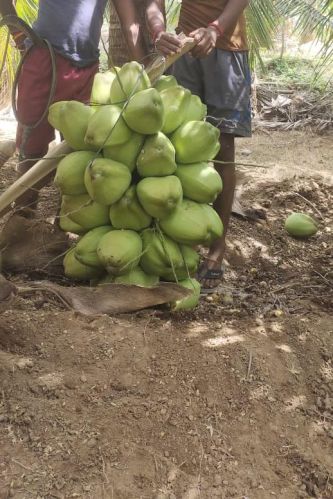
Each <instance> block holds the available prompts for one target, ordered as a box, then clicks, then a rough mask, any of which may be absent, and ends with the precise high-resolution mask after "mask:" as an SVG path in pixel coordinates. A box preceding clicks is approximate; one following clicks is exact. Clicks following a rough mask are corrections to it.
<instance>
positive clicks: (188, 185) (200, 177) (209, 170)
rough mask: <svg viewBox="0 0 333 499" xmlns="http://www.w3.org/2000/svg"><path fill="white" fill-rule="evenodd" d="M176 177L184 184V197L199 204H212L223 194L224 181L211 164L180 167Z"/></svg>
mask: <svg viewBox="0 0 333 499" xmlns="http://www.w3.org/2000/svg"><path fill="white" fill-rule="evenodd" d="M175 175H177V177H178V178H179V180H180V181H181V184H182V188H183V193H184V196H185V197H186V198H188V199H192V201H197V202H198V203H212V202H213V201H215V199H216V198H217V196H218V195H219V194H220V192H222V187H223V184H222V179H221V177H220V175H219V174H218V172H217V171H216V170H215V168H214V166H213V165H212V164H209V163H194V164H187V165H178V168H177V170H176V173H175Z"/></svg>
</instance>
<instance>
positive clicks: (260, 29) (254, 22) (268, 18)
mask: <svg viewBox="0 0 333 499" xmlns="http://www.w3.org/2000/svg"><path fill="white" fill-rule="evenodd" d="M245 14H246V22H247V34H248V41H249V49H250V64H251V66H252V67H253V66H254V65H255V63H256V62H259V64H261V65H262V59H261V55H260V52H261V49H268V50H269V49H272V48H273V40H274V35H275V33H276V30H277V28H278V25H279V22H278V19H279V13H278V11H277V9H276V7H275V4H274V2H272V1H271V0H252V1H251V2H250V4H249V6H248V8H247V9H246V11H245Z"/></svg>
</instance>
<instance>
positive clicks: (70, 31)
mask: <svg viewBox="0 0 333 499" xmlns="http://www.w3.org/2000/svg"><path fill="white" fill-rule="evenodd" d="M106 3H107V0H40V2H39V10H38V18H37V20H36V22H35V23H34V25H33V28H34V30H35V31H36V32H37V33H38V34H39V36H40V37H41V38H46V39H47V40H48V41H49V42H50V43H51V45H52V46H53V48H54V49H55V51H56V52H58V53H60V54H61V55H63V56H64V57H66V58H67V59H70V60H72V61H73V63H74V64H75V65H76V66H82V67H84V66H89V65H90V64H93V63H94V62H96V61H97V60H98V57H99V50H98V44H99V40H100V37H101V28H102V24H103V14H104V10H105V6H106Z"/></svg>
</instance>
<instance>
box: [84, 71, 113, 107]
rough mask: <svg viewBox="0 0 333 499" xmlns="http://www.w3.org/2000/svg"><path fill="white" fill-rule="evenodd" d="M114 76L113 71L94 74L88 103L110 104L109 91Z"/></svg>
mask: <svg viewBox="0 0 333 499" xmlns="http://www.w3.org/2000/svg"><path fill="white" fill-rule="evenodd" d="M115 77H116V73H115V72H114V71H105V72H104V73H97V74H95V77H94V82H93V86H92V89H91V95H90V105H94V104H99V105H103V104H111V100H110V91H111V85H112V82H113V80H114V79H115Z"/></svg>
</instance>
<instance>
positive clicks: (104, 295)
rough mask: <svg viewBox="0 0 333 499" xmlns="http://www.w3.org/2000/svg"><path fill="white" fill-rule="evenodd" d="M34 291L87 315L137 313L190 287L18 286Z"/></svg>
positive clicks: (171, 299) (173, 298)
mask: <svg viewBox="0 0 333 499" xmlns="http://www.w3.org/2000/svg"><path fill="white" fill-rule="evenodd" d="M36 291H42V292H46V293H51V294H53V295H54V296H56V297H57V298H58V299H59V300H60V301H61V302H62V303H63V304H65V305H66V306H67V307H68V308H71V309H73V310H75V311H76V312H79V313H81V314H83V315H88V316H89V315H92V316H95V315H101V314H116V313H125V312H136V311H138V310H142V309H144V308H150V307H154V306H157V305H163V304H167V303H170V302H174V301H176V300H180V299H182V298H185V297H186V296H189V295H190V293H191V291H190V290H188V289H185V288H183V287H182V286H178V285H177V284H174V283H161V284H159V285H158V286H154V287H152V288H143V287H140V286H133V285H125V284H105V285H102V286H98V287H84V286H77V287H65V286H60V285H59V284H55V283H53V282H48V281H42V282H34V283H32V284H29V286H27V287H19V288H18V292H19V293H20V294H26V293H34V292H36Z"/></svg>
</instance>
